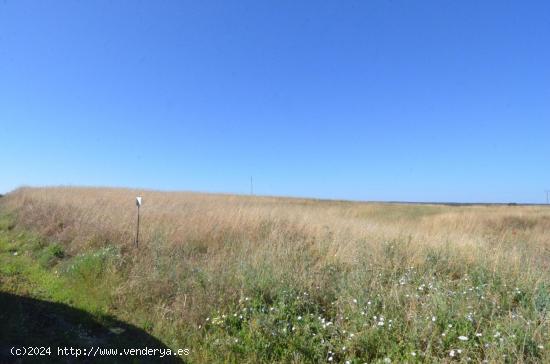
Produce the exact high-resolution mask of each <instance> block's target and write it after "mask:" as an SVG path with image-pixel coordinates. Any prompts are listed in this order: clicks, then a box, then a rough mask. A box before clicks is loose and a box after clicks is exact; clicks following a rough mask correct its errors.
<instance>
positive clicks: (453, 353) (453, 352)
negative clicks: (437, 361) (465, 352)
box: [449, 349, 455, 357]
mask: <svg viewBox="0 0 550 364" xmlns="http://www.w3.org/2000/svg"><path fill="white" fill-rule="evenodd" d="M449 356H450V357H454V356H455V351H454V349H453V350H451V351H450V352H449Z"/></svg>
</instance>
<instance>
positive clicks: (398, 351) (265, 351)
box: [0, 188, 550, 363]
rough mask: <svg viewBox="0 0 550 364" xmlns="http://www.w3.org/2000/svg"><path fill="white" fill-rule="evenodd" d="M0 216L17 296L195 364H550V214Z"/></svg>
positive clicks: (194, 202)
mask: <svg viewBox="0 0 550 364" xmlns="http://www.w3.org/2000/svg"><path fill="white" fill-rule="evenodd" d="M136 195H142V196H143V206H142V208H141V213H142V215H141V232H140V245H139V247H138V248H137V249H136V248H135V246H134V237H135V224H136V207H135V205H134V199H135V196H136ZM0 215H1V217H0V253H1V258H0V259H1V263H2V264H1V267H0V288H1V290H2V291H5V292H12V293H17V294H20V295H26V296H31V297H38V298H41V299H45V300H49V301H53V302H60V303H65V304H68V305H71V306H72V307H75V308H78V309H80V310H85V311H86V312H89V313H90V314H92V315H94V317H96V318H97V320H99V321H101V320H107V318H109V317H115V318H116V319H117V320H121V321H124V322H127V323H128V324H131V325H134V326H135V327H139V328H141V329H143V330H144V331H146V332H148V333H149V334H150V335H152V336H153V337H155V338H157V339H158V340H160V341H161V342H163V343H164V344H165V345H167V346H168V347H171V348H174V349H177V348H189V349H190V350H191V354H190V355H189V356H188V357H185V358H184V360H186V361H189V362H224V361H226V362H249V363H257V362H281V363H289V362H295V363H299V362H332V363H364V362H369V363H370V362H373V363H376V362H380V363H389V362H394V363H398V362H491V363H493V362H508V363H517V362H519V363H538V362H550V354H549V351H550V337H549V333H550V317H549V315H550V208H546V207H544V206H453V207H450V206H440V205H397V204H391V205H389V204H374V203H355V202H343V201H319V200H306V199H289V198H272V197H254V196H233V195H210V194H195V193H183V192H154V191H137V190H127V189H104V188H21V189H18V190H16V191H14V192H12V193H9V194H7V195H6V196H4V197H3V198H2V199H0Z"/></svg>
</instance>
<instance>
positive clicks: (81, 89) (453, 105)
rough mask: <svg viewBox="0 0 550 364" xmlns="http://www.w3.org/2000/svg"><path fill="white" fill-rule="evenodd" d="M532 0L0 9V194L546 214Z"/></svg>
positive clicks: (547, 94) (545, 146) (542, 102)
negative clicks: (111, 194) (406, 204)
mask: <svg viewBox="0 0 550 364" xmlns="http://www.w3.org/2000/svg"><path fill="white" fill-rule="evenodd" d="M549 39H550V3H549V2H547V1H513V2H512V1H502V0H500V1H439V0H438V1H396V0H394V1H295V0H294V1H258V0H253V1H101V0H98V1H25V0H18V1H15V0H3V1H0V147H1V149H0V192H6V191H9V190H11V189H13V188H15V187H17V186H20V185H107V186H133V187H143V188H153V189H166V190H196V191H211V192H228V193H248V191H249V183H250V182H249V179H250V176H251V175H252V176H254V181H255V182H254V184H255V190H256V191H257V193H258V194H267V195H290V196H310V197H322V198H342V199H359V200H408V201H464V202H467V201H470V202H471V201H491V202H510V201H516V202H542V201H544V190H545V189H546V188H549V189H550V163H549V162H550V46H549Z"/></svg>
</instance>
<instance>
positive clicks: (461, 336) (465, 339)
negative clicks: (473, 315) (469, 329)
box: [458, 335, 468, 341]
mask: <svg viewBox="0 0 550 364" xmlns="http://www.w3.org/2000/svg"><path fill="white" fill-rule="evenodd" d="M458 340H460V341H468V337H467V336H464V335H460V336H459V337H458Z"/></svg>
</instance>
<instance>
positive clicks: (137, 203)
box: [136, 196, 141, 248]
mask: <svg viewBox="0 0 550 364" xmlns="http://www.w3.org/2000/svg"><path fill="white" fill-rule="evenodd" d="M136 206H137V226H136V248H137V247H138V246H139V208H140V207H141V196H138V197H136Z"/></svg>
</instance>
